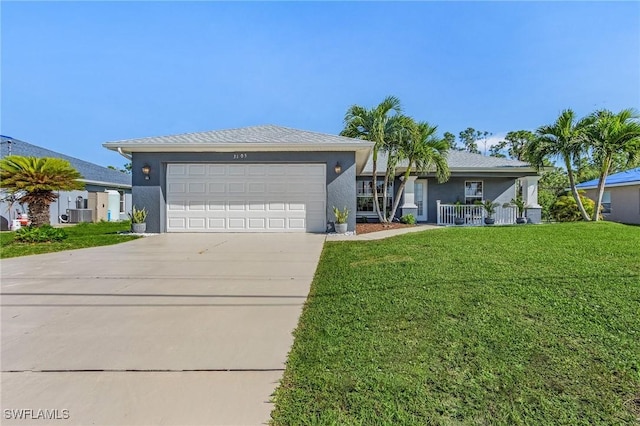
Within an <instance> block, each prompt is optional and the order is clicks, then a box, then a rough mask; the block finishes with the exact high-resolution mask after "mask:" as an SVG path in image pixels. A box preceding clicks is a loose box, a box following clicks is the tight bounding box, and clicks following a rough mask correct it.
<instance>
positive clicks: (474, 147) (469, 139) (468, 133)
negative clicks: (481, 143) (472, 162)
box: [459, 127, 482, 154]
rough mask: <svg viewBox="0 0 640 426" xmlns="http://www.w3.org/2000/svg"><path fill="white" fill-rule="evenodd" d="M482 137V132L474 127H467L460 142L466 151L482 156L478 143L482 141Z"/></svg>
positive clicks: (461, 134)
mask: <svg viewBox="0 0 640 426" xmlns="http://www.w3.org/2000/svg"><path fill="white" fill-rule="evenodd" d="M481 135H482V133H481V132H479V131H477V130H476V129H474V128H472V127H467V128H466V129H465V130H463V131H461V132H460V135H459V136H460V141H461V142H462V144H463V145H464V150H465V151H467V152H470V153H472V154H480V150H479V149H478V143H477V142H476V141H477V140H478V139H480V137H481Z"/></svg>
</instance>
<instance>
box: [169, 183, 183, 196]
mask: <svg viewBox="0 0 640 426" xmlns="http://www.w3.org/2000/svg"><path fill="white" fill-rule="evenodd" d="M168 190H169V194H186V193H187V185H186V184H185V183H182V182H179V183H170V184H169V185H168Z"/></svg>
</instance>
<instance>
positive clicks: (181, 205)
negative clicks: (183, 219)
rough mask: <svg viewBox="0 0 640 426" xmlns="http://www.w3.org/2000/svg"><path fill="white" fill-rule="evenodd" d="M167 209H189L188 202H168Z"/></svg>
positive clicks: (181, 210) (180, 210) (179, 210)
mask: <svg viewBox="0 0 640 426" xmlns="http://www.w3.org/2000/svg"><path fill="white" fill-rule="evenodd" d="M167 209H168V210H170V211H178V212H183V211H185V210H187V202H186V201H177V200H175V201H172V202H171V203H170V204H167Z"/></svg>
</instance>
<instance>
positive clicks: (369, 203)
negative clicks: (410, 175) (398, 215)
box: [356, 179, 393, 213]
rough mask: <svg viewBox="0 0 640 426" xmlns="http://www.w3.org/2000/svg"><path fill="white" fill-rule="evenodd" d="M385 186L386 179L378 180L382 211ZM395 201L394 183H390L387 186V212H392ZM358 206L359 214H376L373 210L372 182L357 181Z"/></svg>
mask: <svg viewBox="0 0 640 426" xmlns="http://www.w3.org/2000/svg"><path fill="white" fill-rule="evenodd" d="M383 186H384V179H378V194H380V197H378V201H379V202H380V208H381V209H382V187H383ZM392 200H393V182H389V184H388V185H387V211H390V210H391V207H392ZM356 201H357V205H358V211H359V212H372V213H373V212H374V208H373V186H372V185H371V180H370V179H369V180H359V181H357V200H356Z"/></svg>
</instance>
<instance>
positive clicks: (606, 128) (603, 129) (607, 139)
mask: <svg viewBox="0 0 640 426" xmlns="http://www.w3.org/2000/svg"><path fill="white" fill-rule="evenodd" d="M591 118H592V120H593V125H592V126H591V128H590V132H589V141H590V145H591V148H592V150H593V158H594V159H596V161H597V163H598V166H599V169H600V170H599V180H598V194H597V199H596V207H595V208H594V210H593V220H594V221H597V220H598V218H599V213H600V206H601V204H602V195H603V194H604V184H605V181H606V179H607V176H608V175H609V172H610V171H611V164H612V162H613V158H614V156H615V155H616V154H623V155H624V156H625V157H626V159H627V161H628V163H634V162H635V161H636V159H637V158H638V157H640V121H639V118H640V116H639V115H638V113H637V112H636V111H634V110H633V109H624V110H622V111H620V112H619V113H617V114H614V113H612V112H611V111H608V110H601V111H596V112H594V113H593V114H592V115H591Z"/></svg>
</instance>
